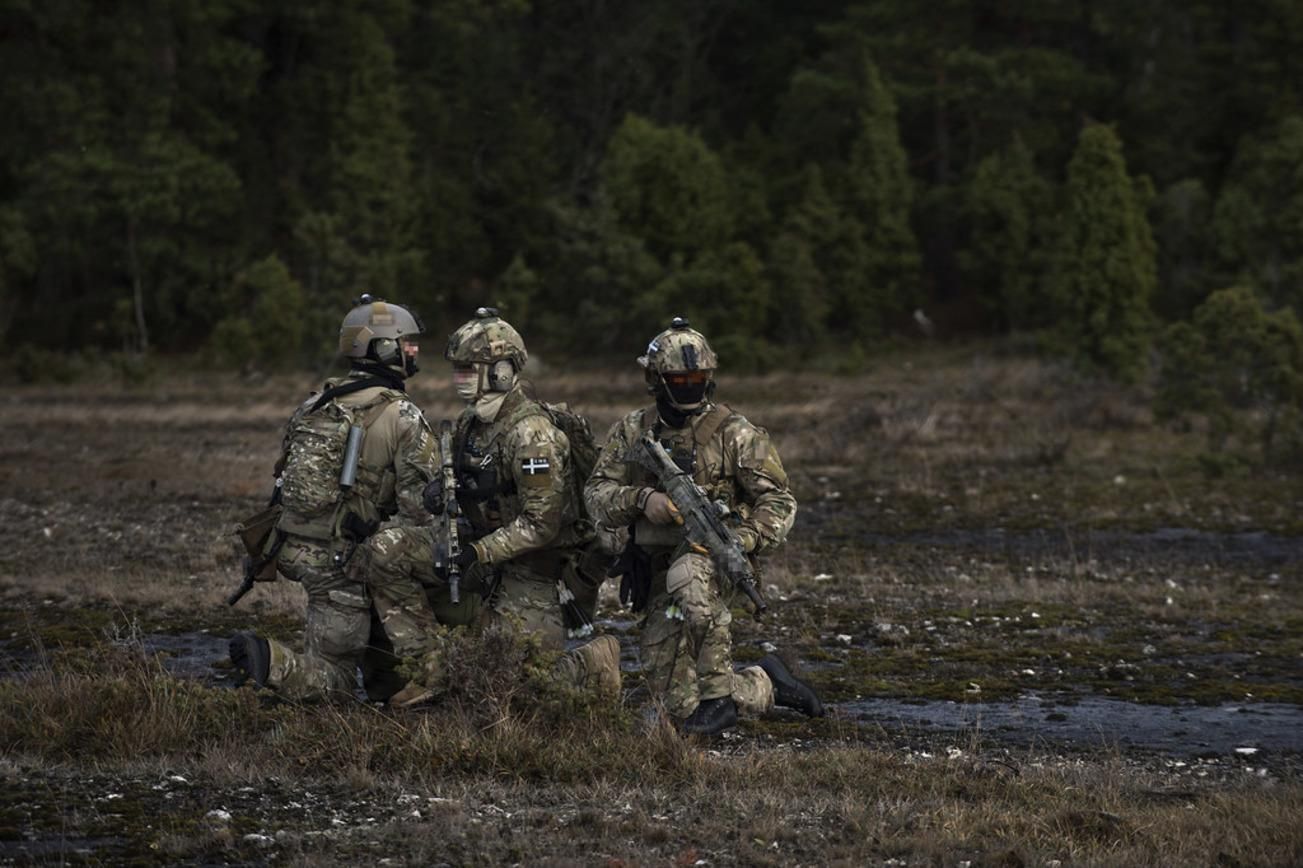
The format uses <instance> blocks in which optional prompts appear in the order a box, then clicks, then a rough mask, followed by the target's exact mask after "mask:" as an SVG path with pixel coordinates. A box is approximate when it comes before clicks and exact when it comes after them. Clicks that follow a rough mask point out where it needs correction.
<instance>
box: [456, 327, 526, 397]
mask: <svg viewBox="0 0 1303 868" xmlns="http://www.w3.org/2000/svg"><path fill="white" fill-rule="evenodd" d="M443 357H444V358H445V359H447V360H448V361H450V362H452V363H453V368H454V374H453V378H454V381H455V380H456V377H457V374H456V368H457V367H458V366H473V367H474V368H476V369H477V370H478V371H479V376H478V378H477V380H476V382H477V383H478V385H477V386H476V387H475V394H476V395H483V394H484V393H486V392H509V391H511V388H512V386H513V385H514V384H515V382H516V375H517V374H519V373H520V372H521V370H522V369H524V367H525V362H526V361H528V360H529V353H527V352H525V341H524V340H523V339H522V338H521V336H520V332H518V331H516V330H515V329H514V328H512V327H511V323H509V322H507V321H506V320H504V319H502V318H501V317H499V316H498V310H497V308H493V307H481V308H478V309H476V311H475V318H474V319H472V320H471V321H470V322H468V323H466V324H465V325H463V326H462V327H461V328H459V329H457V331H455V332H453V333H452V335H451V336H450V337H449V338H448V348H447V349H445V350H444V351H443ZM459 388H460V387H459ZM462 397H463V399H465V400H472V399H471V397H470V393H469V392H468V393H466V394H463V395H462Z"/></svg>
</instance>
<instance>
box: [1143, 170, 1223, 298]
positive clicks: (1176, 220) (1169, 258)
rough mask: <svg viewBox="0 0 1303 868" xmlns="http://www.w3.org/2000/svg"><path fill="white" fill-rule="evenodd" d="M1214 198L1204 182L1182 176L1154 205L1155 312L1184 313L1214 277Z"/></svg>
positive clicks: (1204, 294)
mask: <svg viewBox="0 0 1303 868" xmlns="http://www.w3.org/2000/svg"><path fill="white" fill-rule="evenodd" d="M1211 223H1212V197H1210V196H1209V195H1208V190H1207V188H1206V187H1205V186H1204V183H1203V182H1202V181H1200V180H1199V179H1197V178H1186V179H1184V180H1181V181H1177V182H1176V183H1175V184H1172V185H1171V186H1170V187H1168V188H1167V189H1166V190H1164V191H1163V193H1162V195H1161V196H1159V198H1158V200H1157V201H1156V202H1155V204H1154V237H1155V240H1156V241H1157V243H1158V296H1157V298H1156V299H1155V303H1154V309H1155V311H1156V312H1157V313H1158V314H1159V315H1160V316H1162V317H1163V318H1165V319H1168V320H1175V319H1182V318H1185V317H1188V316H1189V315H1190V314H1191V313H1192V312H1193V311H1194V309H1195V307H1196V306H1198V304H1199V303H1200V302H1201V301H1203V300H1204V298H1205V297H1207V295H1208V291H1209V289H1210V288H1211V285H1212V284H1211V281H1212V280H1213V279H1215V275H1216V272H1215V269H1214V263H1213V258H1214V257H1213V238H1212V231H1211V228H1212V225H1211Z"/></svg>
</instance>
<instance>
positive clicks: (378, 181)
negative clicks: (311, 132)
mask: <svg viewBox="0 0 1303 868" xmlns="http://www.w3.org/2000/svg"><path fill="white" fill-rule="evenodd" d="M322 38H323V45H324V46H326V47H336V46H338V47H339V48H340V49H341V51H340V53H339V54H338V55H337V56H336V55H333V54H332V55H331V56H330V57H329V60H330V61H331V62H334V63H339V64H340V66H339V67H337V68H329V69H327V70H325V71H323V74H326V75H328V76H330V77H331V79H332V80H331V81H330V82H329V86H330V88H331V91H330V92H331V93H332V95H333V97H334V99H335V100H337V102H336V103H335V104H334V105H333V106H331V108H332V110H333V113H334V117H333V118H332V121H331V136H330V140H329V142H328V143H327V151H326V153H327V159H326V161H325V167H324V172H325V177H324V178H323V183H324V187H325V192H326V195H325V196H324V198H323V200H322V201H320V203H319V204H318V206H317V207H316V208H315V209H313V210H312V211H309V212H307V213H305V214H304V216H303V217H302V218H301V219H300V222H299V226H298V229H297V232H298V234H299V235H300V237H301V238H313V239H315V242H316V243H315V247H314V248H313V249H310V250H309V262H310V263H311V265H310V270H311V271H312V272H313V273H314V274H316V275H317V276H318V279H319V280H320V281H321V284H320V285H319V286H315V287H312V288H313V289H314V291H318V292H319V291H323V290H324V291H325V292H327V293H329V295H327V296H325V297H326V298H331V299H333V300H335V302H336V304H337V306H338V305H342V304H344V303H346V301H347V298H348V297H349V296H352V295H356V294H357V293H360V292H371V293H373V294H375V295H377V296H385V297H389V298H394V299H395V300H397V299H398V297H400V296H402V295H403V293H404V290H406V289H408V288H409V287H410V285H411V278H412V277H413V275H414V274H415V273H416V271H417V269H418V267H419V264H420V252H419V249H418V248H417V246H416V243H415V237H414V219H415V211H416V204H415V200H414V198H413V194H412V178H411V163H410V159H409V150H410V147H411V137H410V133H409V132H408V129H407V127H406V126H405V125H404V123H403V118H402V113H403V105H402V94H401V91H400V88H399V84H398V73H397V69H396V65H395V58H394V52H393V49H392V48H391V47H390V45H389V43H388V39H387V36H386V33H385V31H384V29H383V27H382V26H381V23H380V22H379V21H378V20H377V19H376V17H375V16H374V15H372V14H368V13H364V12H356V13H353V14H341V15H339V16H338V17H337V19H336V20H335V22H334V24H333V27H332V29H331V30H330V31H329V32H328V33H327V34H324V35H323V37H322ZM318 297H320V296H318Z"/></svg>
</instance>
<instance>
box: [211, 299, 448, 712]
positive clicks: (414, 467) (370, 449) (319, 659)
mask: <svg viewBox="0 0 1303 868" xmlns="http://www.w3.org/2000/svg"><path fill="white" fill-rule="evenodd" d="M421 331H422V327H421V324H420V322H419V321H418V320H417V318H416V317H415V316H414V315H413V314H412V313H411V312H410V311H409V310H407V309H406V308H404V307H402V306H400V305H396V304H388V303H386V302H384V301H381V300H378V299H372V298H371V297H370V296H365V295H364V296H362V298H361V299H360V300H359V303H358V305H357V306H356V307H354V308H353V309H352V310H351V311H349V313H348V315H347V316H346V317H345V318H344V322H343V325H342V326H341V328H340V335H339V345H340V352H341V353H343V354H344V355H345V356H346V357H348V359H349V361H350V370H349V372H348V374H347V375H346V376H344V377H342V378H339V379H332V380H328V381H327V382H326V384H325V387H324V388H323V389H322V391H321V392H319V393H316V394H313V395H312V396H311V397H309V398H308V400H307V401H305V402H304V403H303V404H302V405H301V406H300V407H299V408H298V410H296V411H295V413H294V415H293V416H292V417H291V419H290V421H289V424H288V425H287V426H286V433H285V438H284V446H283V452H282V457H281V460H280V462H278V482H277V485H278V489H279V495H278V499H279V505H280V509H281V511H280V515H279V519H278V521H277V522H276V527H275V531H274V535H275V538H274V542H272V543H270V544H269V548H270V549H272V550H273V551H274V552H275V557H274V560H275V569H276V570H278V571H279V572H280V573H281V574H282V575H284V576H286V577H288V578H290V579H292V580H294V581H297V582H300V583H301V584H302V585H303V589H304V591H305V592H306V593H307V597H308V601H307V618H306V624H305V627H304V634H305V635H304V650H303V653H296V652H295V651H293V650H292V649H290V648H289V647H288V646H286V645H284V644H282V643H280V642H278V641H276V640H268V639H265V638H262V637H260V636H257V635H255V634H253V633H248V632H243V633H239V634H237V635H236V636H234V637H233V638H232V639H231V641H230V655H231V661H232V663H234V665H235V666H236V668H238V669H239V670H241V671H242V672H243V673H244V674H245V676H247V677H251V678H253V679H254V681H255V682H256V683H257V684H258V685H259V686H266V687H271V688H273V689H275V690H277V691H278V692H279V693H281V694H282V695H285V696H288V697H290V698H294V699H299V700H313V699H321V698H326V697H331V696H339V695H350V696H351V695H352V694H353V692H354V690H355V688H356V686H357V675H356V673H357V667H358V666H359V665H360V664H363V663H364V655H366V654H367V653H368V651H369V650H371V651H375V650H376V649H383V652H384V653H381V654H380V655H378V656H379V657H380V658H388V659H389V660H390V661H392V658H393V657H420V656H422V655H423V654H424V653H425V652H426V651H427V650H428V648H429V645H430V637H431V635H432V633H433V631H434V629H435V626H436V624H437V621H436V617H435V614H434V610H433V608H432V606H431V601H430V599H429V598H428V597H427V595H426V593H425V592H424V589H421V588H419V587H415V586H413V584H412V583H410V582H406V581H389V582H385V581H378V582H374V583H372V582H369V581H368V578H369V577H368V573H369V572H370V571H371V569H372V562H373V561H375V560H383V554H384V550H385V547H386V546H390V547H392V546H393V545H394V544H395V540H399V539H403V538H420V539H423V540H426V541H427V542H426V545H427V546H428V539H429V536H428V534H429V531H428V529H425V528H422V527H420V525H422V524H424V523H426V522H428V516H427V515H426V513H425V509H424V505H423V503H422V492H423V491H424V489H425V486H426V484H427V483H428V482H429V481H430V480H431V479H432V478H434V476H435V474H436V472H437V471H438V467H439V459H438V454H437V444H436V442H435V439H434V437H433V435H432V433H431V431H430V428H429V426H428V425H427V424H426V421H425V418H424V416H423V415H422V414H421V411H420V409H419V408H418V407H417V406H416V405H415V404H413V403H412V402H411V401H410V400H409V399H408V398H407V395H406V391H405V387H406V380H407V378H408V377H410V376H412V375H413V374H415V373H416V372H417V370H418V368H417V354H418V352H419V346H418V344H417V343H416V339H417V337H418V336H419V335H420V334H421ZM382 522H394V523H395V526H394V527H392V528H390V529H389V530H386V531H384V532H382V533H380V534H379V535H376V534H377V530H378V529H379V527H380V525H381V523H382ZM377 550H378V551H377ZM427 551H428V548H427ZM436 602H437V600H436ZM461 608H463V609H467V611H465V612H457V611H454V612H452V614H451V616H450V615H449V614H448V613H446V612H445V620H452V621H461V622H464V621H466V620H469V619H470V618H471V617H473V616H474V612H473V611H472V610H473V608H474V601H473V600H468V601H467V602H466V603H465V604H463V606H462V607H461ZM373 634H374V636H375V640H374V641H373V642H370V643H369V639H370V637H372V636H373ZM372 645H374V646H375V648H371V646H372ZM371 656H372V658H374V657H375V656H376V655H374V654H372V655H371ZM387 668H392V667H386V666H384V665H383V664H381V665H378V666H377V667H375V671H376V677H375V678H373V679H370V680H369V683H368V684H367V687H368V692H369V693H370V694H371V695H372V698H376V699H379V698H384V695H385V693H393V692H394V691H396V690H397V689H398V688H400V687H401V686H402V684H401V681H400V682H398V683H392V679H388V680H389V681H390V683H389V684H388V685H387V686H381V685H379V684H377V683H370V682H382V681H385V680H386V679H385V678H384V677H382V674H383V673H384V672H385V670H386V669H387Z"/></svg>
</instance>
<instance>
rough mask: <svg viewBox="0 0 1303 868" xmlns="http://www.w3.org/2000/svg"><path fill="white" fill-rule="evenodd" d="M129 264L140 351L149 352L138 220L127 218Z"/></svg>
mask: <svg viewBox="0 0 1303 868" xmlns="http://www.w3.org/2000/svg"><path fill="white" fill-rule="evenodd" d="M127 263H128V266H129V267H130V269H131V300H132V303H133V306H134V308H135V311H136V333H137V337H138V338H139V344H138V349H139V350H140V352H141V353H147V352H149V329H148V327H147V326H146V325H145V286H144V281H143V280H142V278H141V276H140V257H139V256H138V255H137V253H136V218H134V217H128V218H127Z"/></svg>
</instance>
